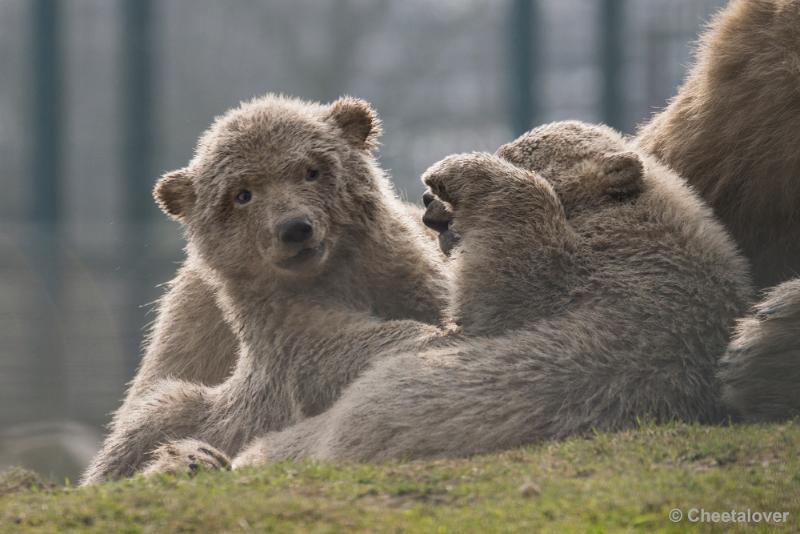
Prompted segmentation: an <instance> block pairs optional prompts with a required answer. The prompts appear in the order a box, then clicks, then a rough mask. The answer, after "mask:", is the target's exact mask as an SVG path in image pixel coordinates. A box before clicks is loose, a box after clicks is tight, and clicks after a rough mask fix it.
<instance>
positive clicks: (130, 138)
mask: <svg viewBox="0 0 800 534" xmlns="http://www.w3.org/2000/svg"><path fill="white" fill-rule="evenodd" d="M723 3H724V0H628V1H624V0H404V1H402V2H400V1H389V0H329V1H326V2H319V1H316V0H232V1H229V2H217V1H214V0H160V1H155V0H61V1H59V0H0V73H2V79H3V80H5V81H3V82H2V83H0V185H2V189H1V190H0V272H1V273H2V274H0V470H2V469H3V468H4V467H6V466H9V465H15V464H16V465H24V466H26V467H29V468H32V469H35V470H37V471H39V472H41V473H43V474H45V475H49V476H51V477H53V478H55V479H58V480H63V478H65V477H70V478H71V479H72V480H75V479H76V477H77V475H78V474H79V472H80V470H81V469H82V468H83V467H84V465H85V464H86V463H87V462H88V460H89V459H90V457H91V455H92V454H93V453H94V452H95V450H96V448H97V447H98V445H99V439H100V437H101V435H102V427H103V425H105V424H106V423H107V422H108V421H109V414H110V412H111V411H112V410H114V409H115V408H116V407H117V406H118V404H119V402H120V399H121V398H122V395H123V392H124V388H125V383H126V382H127V381H128V380H130V379H131V377H132V376H133V373H134V372H135V369H136V366H137V364H138V362H139V358H140V344H141V340H142V335H143V332H144V328H145V325H146V324H147V323H148V322H149V321H150V320H152V312H151V311H149V310H150V308H149V307H148V305H147V304H148V303H150V302H152V301H153V300H154V299H156V298H157V297H158V295H159V294H160V291H161V289H160V288H159V287H158V284H160V283H163V282H165V281H167V280H169V278H170V277H171V275H172V273H174V271H175V268H176V266H177V265H178V262H179V261H180V259H181V256H182V253H181V247H182V241H181V236H180V232H179V228H178V225H177V224H175V223H173V222H170V221H168V220H167V219H166V217H164V216H162V215H161V214H160V213H159V212H158V211H157V210H156V209H155V207H154V205H153V202H152V200H151V196H150V190H151V188H152V186H153V183H154V182H155V180H156V179H157V177H158V176H159V175H160V174H161V173H163V172H165V171H168V170H171V169H174V168H177V167H179V166H182V165H184V164H185V163H186V162H187V161H188V160H189V158H190V157H191V154H192V147H193V144H194V142H195V140H196V138H197V137H198V135H199V134H200V132H201V131H202V130H203V129H204V128H205V127H206V126H207V125H208V124H209V122H210V121H211V120H212V119H213V117H214V116H215V115H217V114H220V113H222V112H223V111H225V110H226V109H227V108H230V107H232V106H234V105H236V104H237V103H238V102H239V101H240V100H242V99H247V98H250V97H252V96H256V95H260V94H263V93H265V92H268V91H272V92H283V93H287V94H291V95H296V96H299V97H302V98H305V99H314V100H321V101H331V100H334V99H336V98H337V97H338V96H340V95H342V94H350V95H355V96H359V97H362V98H365V99H367V100H369V101H370V102H372V103H373V104H374V105H375V107H376V108H377V110H378V112H379V113H380V114H381V116H382V118H383V121H384V127H385V135H384V137H383V146H382V148H381V152H380V154H381V156H380V159H381V162H382V164H383V166H384V167H385V168H386V169H388V170H389V171H390V173H391V175H392V176H393V179H394V183H395V185H396V187H397V189H398V191H399V192H400V194H401V195H402V196H404V197H406V198H408V199H411V200H416V199H417V198H418V197H419V195H420V194H421V193H422V187H421V185H420V182H419V175H420V174H421V172H422V171H423V170H425V168H426V167H427V166H428V165H430V164H431V163H433V162H434V161H436V160H438V159H440V158H442V157H443V156H445V155H447V154H450V153H453V152H461V151H467V150H488V151H494V149H496V148H497V147H498V146H499V145H500V144H502V143H504V142H507V141H510V140H511V139H512V138H514V137H515V136H516V135H517V134H519V133H521V132H523V131H525V130H527V129H529V128H530V127H532V126H534V125H536V124H539V123H542V122H546V121H552V120H560V119H582V120H587V121H593V122H605V123H608V124H610V125H612V126H614V127H616V128H619V129H621V130H623V131H625V132H629V133H632V132H633V131H634V130H635V127H636V125H637V124H638V123H641V122H642V121H643V120H645V119H646V118H647V117H649V116H650V115H651V114H652V112H653V111H655V110H657V109H658V108H660V107H662V106H663V105H664V103H665V102H666V100H667V99H668V98H669V97H670V96H672V95H673V94H674V93H675V91H676V87H677V86H678V85H679V84H680V82H681V80H682V78H683V76H684V74H685V67H686V65H687V63H688V61H689V59H690V52H691V46H692V43H693V41H694V40H695V39H696V37H697V34H698V32H699V31H700V30H701V29H702V25H703V23H704V22H705V21H707V20H708V18H709V16H710V14H711V13H713V12H714V11H715V10H717V9H718V8H719V7H721V5H722V4H723Z"/></svg>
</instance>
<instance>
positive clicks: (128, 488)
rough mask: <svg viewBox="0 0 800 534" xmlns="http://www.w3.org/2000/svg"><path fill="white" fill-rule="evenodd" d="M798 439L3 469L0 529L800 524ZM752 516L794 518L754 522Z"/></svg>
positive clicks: (662, 440) (606, 441) (775, 430)
mask: <svg viewBox="0 0 800 534" xmlns="http://www.w3.org/2000/svg"><path fill="white" fill-rule="evenodd" d="M798 445H800V423H798V422H792V423H785V424H779V425H778V424H776V425H752V426H731V427H703V426H694V425H671V426H663V427H654V426H645V427H643V428H640V429H638V430H634V431H630V432H623V433H617V434H596V435H593V436H591V437H588V438H576V439H571V440H568V441H564V442H559V443H548V444H543V445H540V446H537V447H531V448H528V449H521V450H515V451H510V452H506V453H502V454H497V455H487V456H480V457H475V458H471V459H467V460H447V461H444V460H437V461H415V462H407V463H391V464H381V465H343V466H342V465H331V464H319V463H311V462H304V463H298V464H288V463H285V464H276V465H272V466H270V467H268V468H266V469H259V470H243V471H237V472H216V473H200V474H199V475H198V476H196V477H195V478H192V479H189V478H171V477H161V478H154V479H149V480H145V479H142V478H134V479H132V480H125V481H120V482H115V483H110V484H105V485H102V486H97V487H92V488H85V489H82V488H75V487H71V486H69V485H66V486H59V487H53V486H50V485H47V484H45V483H43V482H41V481H37V479H36V478H35V477H31V476H30V475H29V474H25V473H23V472H21V471H19V470H15V471H12V472H10V473H9V474H7V475H4V476H0V488H4V490H3V491H2V492H0V531H1V532H63V531H70V530H72V531H78V532H216V531H223V532H250V531H254V532H264V531H276V532H293V531H297V532H307V531H312V532H340V531H342V530H349V529H352V530H358V531H370V532H387V531H388V532H399V531H403V532H473V531H480V532H532V531H533V532H535V531H552V532H607V531H611V532H616V531H637V530H641V531H646V532H654V531H656V532H657V531H665V532H684V531H686V530H687V529H689V528H692V530H700V531H718V532H731V531H734V532H735V531H739V530H742V531H743V530H748V531H753V530H755V531H759V530H763V531H767V530H771V529H773V528H776V527H778V528H780V529H781V530H782V531H784V532H792V531H798V530H800V457H799V456H800V455H798V452H797V451H798ZM15 481H16V482H15ZM675 508H677V509H680V510H681V511H682V514H683V519H682V520H681V521H679V522H677V523H675V522H672V521H670V519H669V513H670V511H671V510H673V509H675ZM693 509H696V510H698V511H697V513H696V514H694V515H695V516H696V515H697V514H699V513H700V512H699V510H700V509H703V510H705V511H706V512H708V513H711V512H720V513H722V512H730V511H731V510H735V511H736V512H740V513H746V512H747V510H748V509H749V510H750V512H751V522H750V523H749V524H746V523H731V522H727V523H725V522H722V520H723V518H722V516H720V518H719V520H720V522H718V523H709V522H706V523H702V524H701V523H692V522H690V521H689V520H688V518H687V516H690V515H691V514H690V510H693ZM754 512H788V519H787V521H786V522H785V523H766V522H765V521H764V519H763V518H761V521H760V522H755V521H754V520H753V519H752V518H753V517H754V516H753V515H752V514H753V513H754Z"/></svg>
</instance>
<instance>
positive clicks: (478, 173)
mask: <svg viewBox="0 0 800 534" xmlns="http://www.w3.org/2000/svg"><path fill="white" fill-rule="evenodd" d="M524 172H525V171H523V170H522V169H520V168H518V167H515V166H514V165H512V164H511V163H508V162H507V161H504V160H502V159H500V158H498V157H497V156H493V155H491V154H486V153H480V152H474V153H471V154H456V155H453V156H448V157H446V158H444V159H443V160H441V161H439V162H438V163H434V164H433V165H432V166H431V167H430V168H429V169H428V170H427V171H425V173H424V174H423V175H422V181H423V182H424V183H425V185H426V186H428V188H429V189H430V191H431V193H433V194H434V195H436V196H437V197H439V199H441V200H443V201H444V202H447V203H449V204H450V205H451V206H452V207H453V209H454V210H456V211H458V210H460V209H461V208H468V207H469V206H470V205H472V204H474V202H476V201H479V200H481V199H483V198H485V197H486V196H487V195H490V194H491V193H492V192H494V191H495V190H496V189H498V187H499V186H500V185H501V184H502V183H504V182H505V181H506V180H507V179H509V178H518V177H519V175H520V174H521V173H523V174H524Z"/></svg>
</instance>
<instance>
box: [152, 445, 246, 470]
mask: <svg viewBox="0 0 800 534" xmlns="http://www.w3.org/2000/svg"><path fill="white" fill-rule="evenodd" d="M230 468H231V461H230V459H229V458H228V456H227V455H226V454H225V453H223V452H222V451H220V450H218V449H216V448H214V447H212V446H211V445H209V444H207V443H204V442H202V441H199V440H196V439H182V440H178V441H171V442H169V443H165V444H164V445H161V446H160V447H159V448H157V449H156V450H155V451H154V452H153V460H152V461H151V462H150V463H149V464H148V465H147V467H146V468H145V469H144V471H143V473H144V475H145V476H151V475H156V474H160V473H168V474H171V475H181V474H187V475H189V476H194V475H196V474H197V473H198V472H199V471H201V470H223V469H224V470H230Z"/></svg>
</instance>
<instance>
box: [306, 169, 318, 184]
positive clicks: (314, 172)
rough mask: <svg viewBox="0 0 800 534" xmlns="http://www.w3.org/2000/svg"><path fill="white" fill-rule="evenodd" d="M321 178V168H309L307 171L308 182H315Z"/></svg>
mask: <svg viewBox="0 0 800 534" xmlns="http://www.w3.org/2000/svg"><path fill="white" fill-rule="evenodd" d="M317 178H319V170H318V169H308V170H307V171H306V182H313V181H314V180H316V179H317Z"/></svg>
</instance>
